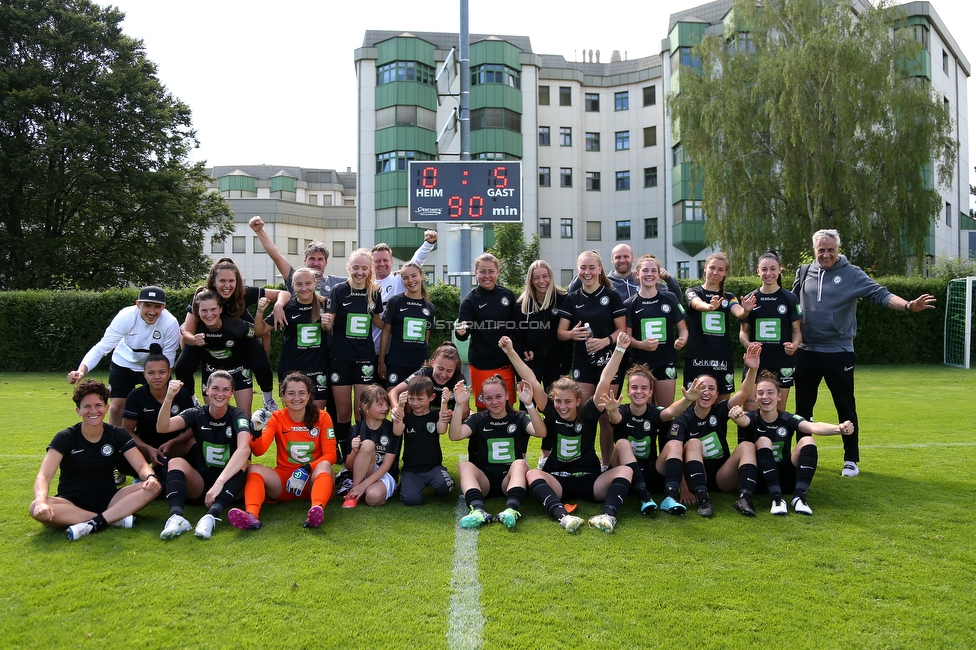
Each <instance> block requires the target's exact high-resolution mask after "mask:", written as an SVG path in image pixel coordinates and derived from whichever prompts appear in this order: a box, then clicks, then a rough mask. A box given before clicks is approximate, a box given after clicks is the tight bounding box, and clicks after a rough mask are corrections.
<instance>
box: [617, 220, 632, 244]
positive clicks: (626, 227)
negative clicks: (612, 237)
mask: <svg viewBox="0 0 976 650" xmlns="http://www.w3.org/2000/svg"><path fill="white" fill-rule="evenodd" d="M622 239H630V221H618V222H617V241H620V240H622Z"/></svg>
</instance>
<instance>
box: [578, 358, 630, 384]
mask: <svg viewBox="0 0 976 650" xmlns="http://www.w3.org/2000/svg"><path fill="white" fill-rule="evenodd" d="M624 372H626V371H625V370H624V365H623V364H620V368H618V369H617V374H615V375H614V376H613V379H611V380H610V384H611V385H614V386H619V385H620V382H621V381H622V380H623V377H624ZM602 373H603V367H598V366H594V365H591V364H590V363H588V362H586V361H584V362H583V363H581V364H577V365H574V366H573V373H572V376H573V379H575V380H576V381H578V382H579V383H581V384H594V385H596V384H599V383H600V375H601V374H602Z"/></svg>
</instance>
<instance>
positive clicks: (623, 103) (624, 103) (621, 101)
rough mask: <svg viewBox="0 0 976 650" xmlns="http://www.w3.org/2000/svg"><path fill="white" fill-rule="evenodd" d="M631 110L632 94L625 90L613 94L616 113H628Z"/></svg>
mask: <svg viewBox="0 0 976 650" xmlns="http://www.w3.org/2000/svg"><path fill="white" fill-rule="evenodd" d="M629 109H630V92H629V91H627V90H625V91H623V92H619V93H614V94H613V110H615V111H626V110H629Z"/></svg>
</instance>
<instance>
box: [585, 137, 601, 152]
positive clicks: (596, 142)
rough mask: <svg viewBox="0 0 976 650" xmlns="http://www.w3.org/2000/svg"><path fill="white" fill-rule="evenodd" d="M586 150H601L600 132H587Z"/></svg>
mask: <svg viewBox="0 0 976 650" xmlns="http://www.w3.org/2000/svg"><path fill="white" fill-rule="evenodd" d="M586 150H587V151H599V150H600V134H599V133H587V134H586Z"/></svg>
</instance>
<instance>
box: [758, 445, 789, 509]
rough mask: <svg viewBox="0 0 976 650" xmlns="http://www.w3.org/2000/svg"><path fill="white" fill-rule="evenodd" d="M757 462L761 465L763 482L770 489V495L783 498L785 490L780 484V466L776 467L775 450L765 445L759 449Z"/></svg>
mask: <svg viewBox="0 0 976 650" xmlns="http://www.w3.org/2000/svg"><path fill="white" fill-rule="evenodd" d="M756 464H757V465H759V473H760V474H762V479H763V483H764V484H765V485H766V489H767V490H769V494H770V496H772V497H773V499H782V498H783V490H782V489H781V488H780V486H779V468H777V467H776V459H775V458H774V457H773V450H772V449H768V448H765V447H764V448H762V449H757V450H756Z"/></svg>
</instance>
